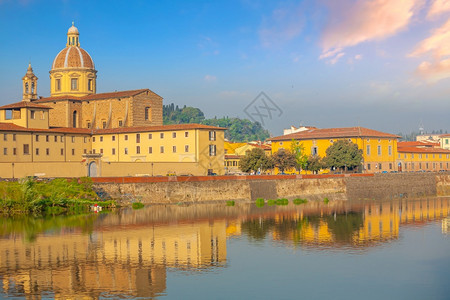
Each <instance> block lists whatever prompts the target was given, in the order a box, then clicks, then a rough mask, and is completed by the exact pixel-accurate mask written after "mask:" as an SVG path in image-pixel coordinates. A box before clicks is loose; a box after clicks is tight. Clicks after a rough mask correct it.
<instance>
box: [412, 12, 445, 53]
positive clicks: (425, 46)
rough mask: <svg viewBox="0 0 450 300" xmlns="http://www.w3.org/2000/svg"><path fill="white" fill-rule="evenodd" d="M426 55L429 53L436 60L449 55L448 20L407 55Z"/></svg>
mask: <svg viewBox="0 0 450 300" xmlns="http://www.w3.org/2000/svg"><path fill="white" fill-rule="evenodd" d="M426 53H431V54H433V56H434V57H436V58H440V57H442V56H445V55H450V20H448V21H447V22H446V23H445V24H444V25H442V26H441V27H439V28H437V29H434V30H433V32H432V34H431V35H430V37H428V38H426V39H424V40H423V41H421V42H420V43H419V45H418V46H417V47H416V49H415V50H414V51H413V52H412V53H411V54H409V55H410V56H420V55H423V54H426Z"/></svg>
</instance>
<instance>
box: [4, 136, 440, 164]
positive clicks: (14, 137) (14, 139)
mask: <svg viewBox="0 0 450 300" xmlns="http://www.w3.org/2000/svg"><path fill="white" fill-rule="evenodd" d="M13 141H14V142H15V141H16V134H15V133H13ZM447 158H448V154H447Z"/></svg>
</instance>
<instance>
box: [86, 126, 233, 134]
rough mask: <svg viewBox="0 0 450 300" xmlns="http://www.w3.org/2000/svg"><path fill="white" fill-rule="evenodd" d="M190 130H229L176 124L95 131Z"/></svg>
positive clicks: (97, 131)
mask: <svg viewBox="0 0 450 300" xmlns="http://www.w3.org/2000/svg"><path fill="white" fill-rule="evenodd" d="M190 129H210V130H227V129H226V128H222V127H216V126H208V125H202V124H176V125H163V126H144V127H121V128H107V129H95V130H94V131H93V133H94V134H113V133H127V132H129V133H133V132H153V131H174V130H190Z"/></svg>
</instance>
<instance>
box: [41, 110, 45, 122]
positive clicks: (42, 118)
mask: <svg viewBox="0 0 450 300" xmlns="http://www.w3.org/2000/svg"><path fill="white" fill-rule="evenodd" d="M41 120H45V113H44V112H43V111H41Z"/></svg>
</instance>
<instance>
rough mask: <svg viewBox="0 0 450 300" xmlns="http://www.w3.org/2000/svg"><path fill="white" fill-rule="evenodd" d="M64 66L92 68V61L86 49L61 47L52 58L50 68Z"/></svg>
mask: <svg viewBox="0 0 450 300" xmlns="http://www.w3.org/2000/svg"><path fill="white" fill-rule="evenodd" d="M66 68H86V69H94V68H95V66H94V62H93V61H92V58H91V56H90V55H89V53H87V52H86V50H84V49H82V48H80V47H76V46H69V47H66V48H64V49H62V50H61V51H60V52H59V53H58V54H57V55H56V57H55V59H54V60H53V65H52V70H54V69H66Z"/></svg>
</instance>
